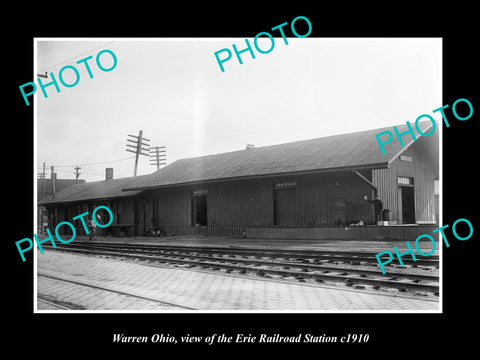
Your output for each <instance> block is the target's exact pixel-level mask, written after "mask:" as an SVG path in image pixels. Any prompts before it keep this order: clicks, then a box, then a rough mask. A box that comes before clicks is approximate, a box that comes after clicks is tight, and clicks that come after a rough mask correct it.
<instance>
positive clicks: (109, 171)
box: [105, 168, 113, 181]
mask: <svg viewBox="0 0 480 360" xmlns="http://www.w3.org/2000/svg"><path fill="white" fill-rule="evenodd" d="M112 179H113V168H106V169H105V181H108V180H112Z"/></svg>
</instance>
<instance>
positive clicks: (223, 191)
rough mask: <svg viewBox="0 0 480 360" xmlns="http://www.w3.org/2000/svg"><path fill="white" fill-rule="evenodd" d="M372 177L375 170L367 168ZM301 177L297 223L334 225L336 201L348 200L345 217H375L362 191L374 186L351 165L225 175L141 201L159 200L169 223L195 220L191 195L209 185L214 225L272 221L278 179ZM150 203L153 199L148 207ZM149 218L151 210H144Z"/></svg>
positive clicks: (180, 224)
mask: <svg viewBox="0 0 480 360" xmlns="http://www.w3.org/2000/svg"><path fill="white" fill-rule="evenodd" d="M364 175H365V176H366V177H367V178H369V179H371V178H372V174H371V171H366V172H364ZM293 181H296V184H297V185H296V202H295V203H293V204H291V206H293V207H295V209H296V214H297V216H296V217H297V218H296V226H309V227H316V226H331V225H332V224H333V223H334V221H335V219H336V217H337V211H336V208H335V203H336V201H337V200H339V199H340V198H341V197H344V198H345V200H346V202H347V209H346V214H345V216H346V218H347V221H350V220H363V221H365V222H367V223H373V221H374V215H373V206H372V205H371V204H369V203H367V202H366V201H365V200H364V199H363V196H364V195H367V196H369V198H371V197H372V196H373V191H372V189H371V187H370V186H369V185H368V184H366V183H365V182H364V181H363V180H362V179H360V178H359V177H358V176H357V175H356V174H354V173H353V172H351V171H348V172H331V173H323V174H315V175H299V176H283V177H272V178H265V179H251V180H236V181H223V182H218V183H209V184H204V185H196V186H183V187H175V188H173V187H172V188H166V189H158V190H152V191H148V192H144V194H143V195H142V199H143V200H142V201H143V202H145V203H148V204H152V202H153V201H154V200H157V202H158V210H157V214H158V215H157V217H158V220H159V224H160V225H162V226H164V227H165V228H170V227H175V226H176V227H185V226H187V227H188V226H191V206H192V204H191V196H192V191H194V190H200V189H202V190H205V189H206V190H207V191H208V195H207V212H208V225H209V226H235V227H236V226H273V206H274V205H273V190H274V184H275V183H280V182H293ZM147 209H151V206H150V205H147V206H146V210H147ZM145 216H146V217H147V221H149V219H150V217H149V216H151V215H149V214H148V212H147V211H146V212H145Z"/></svg>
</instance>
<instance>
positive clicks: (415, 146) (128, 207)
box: [42, 124, 439, 239]
mask: <svg viewBox="0 0 480 360" xmlns="http://www.w3.org/2000/svg"><path fill="white" fill-rule="evenodd" d="M429 125H430V126H431V124H429ZM421 126H422V128H423V130H422V131H424V132H425V133H427V132H428V128H429V126H428V125H425V124H421ZM397 128H398V130H399V132H400V133H402V132H404V131H406V130H407V127H406V125H400V126H397ZM384 130H392V129H391V128H383V129H374V130H367V131H360V132H355V133H349V134H341V135H334V136H328V137H323V138H318V139H311V140H303V141H295V142H291V143H286V144H280V145H273V146H264V147H248V148H246V149H244V150H239V151H233V152H228V153H222V154H215V155H208V156H201V157H195V158H187V159H181V160H177V161H175V162H173V163H172V164H169V165H168V166H165V167H164V168H162V169H160V170H158V171H156V172H154V173H152V174H150V175H144V176H138V177H130V178H123V179H108V180H105V181H98V182H92V183H86V184H78V185H74V186H71V187H69V188H67V189H65V190H64V191H62V192H59V193H58V194H56V196H55V198H54V199H47V200H45V201H43V202H42V204H43V205H44V206H46V207H47V209H48V210H49V214H50V216H49V221H51V223H50V222H49V224H50V228H53V227H54V225H55V223H57V222H60V221H63V220H65V221H70V220H71V218H72V217H73V216H75V215H77V214H80V213H81V212H82V211H83V210H85V209H93V208H92V207H95V206H98V205H107V206H109V207H110V208H111V210H112V212H113V214H114V218H115V220H114V221H115V223H124V224H127V225H129V226H131V231H130V235H137V236H140V235H151V234H158V233H161V234H166V233H167V234H172V233H175V234H176V235H206V236H240V235H242V234H243V235H246V236H247V237H250V238H283V239H297V238H303V239H366V238H368V239H378V238H409V237H410V238H411V237H413V236H418V235H420V234H422V233H431V230H432V229H433V228H434V225H435V224H436V222H437V221H438V219H436V218H435V213H436V209H435V197H434V181H435V180H436V179H438V177H439V141H438V140H439V137H438V131H436V132H435V133H433V134H432V135H430V136H428V137H425V136H420V135H418V136H417V139H418V140H417V141H413V139H412V138H411V136H410V135H405V136H404V137H403V138H402V140H403V142H404V145H405V146H403V147H402V146H400V144H399V142H398V139H396V138H395V139H394V141H392V142H391V143H389V144H387V145H385V150H386V154H385V155H382V152H381V150H380V147H379V145H378V143H377V140H376V137H375V135H376V134H378V133H379V132H381V131H384ZM375 194H377V195H378V197H379V198H380V200H381V201H382V202H383V207H384V208H385V209H388V211H387V213H388V214H385V215H384V216H386V218H384V219H388V220H387V221H382V222H380V223H379V222H377V221H376V219H375V214H374V207H373V205H372V204H371V203H369V202H367V201H366V200H365V197H367V198H368V199H373V197H374V195H375ZM339 204H340V205H339ZM77 222H78V220H77ZM379 225H381V226H379ZM76 226H77V229H79V231H80V233H81V227H82V225H81V223H79V222H78V224H76ZM64 228H67V229H68V227H64Z"/></svg>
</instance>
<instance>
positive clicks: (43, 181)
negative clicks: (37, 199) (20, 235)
mask: <svg viewBox="0 0 480 360" xmlns="http://www.w3.org/2000/svg"><path fill="white" fill-rule="evenodd" d="M46 177H47V174H46V173H45V161H44V162H43V172H42V200H43V199H45V178H46ZM37 208H38V207H37ZM40 213H41V214H42V217H41V220H40V221H41V223H40V224H41V225H40V229H41V231H42V235H43V234H44V233H45V229H44V228H43V224H44V222H45V220H44V218H43V213H44V211H43V205H42V206H40ZM37 215H38V213H37Z"/></svg>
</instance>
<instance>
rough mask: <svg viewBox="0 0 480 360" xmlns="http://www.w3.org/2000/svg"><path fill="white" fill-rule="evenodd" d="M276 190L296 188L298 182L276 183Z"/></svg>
mask: <svg viewBox="0 0 480 360" xmlns="http://www.w3.org/2000/svg"><path fill="white" fill-rule="evenodd" d="M273 187H274V189H288V188H296V187H297V182H296V181H283V182H276V183H275V184H274V185H273Z"/></svg>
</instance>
